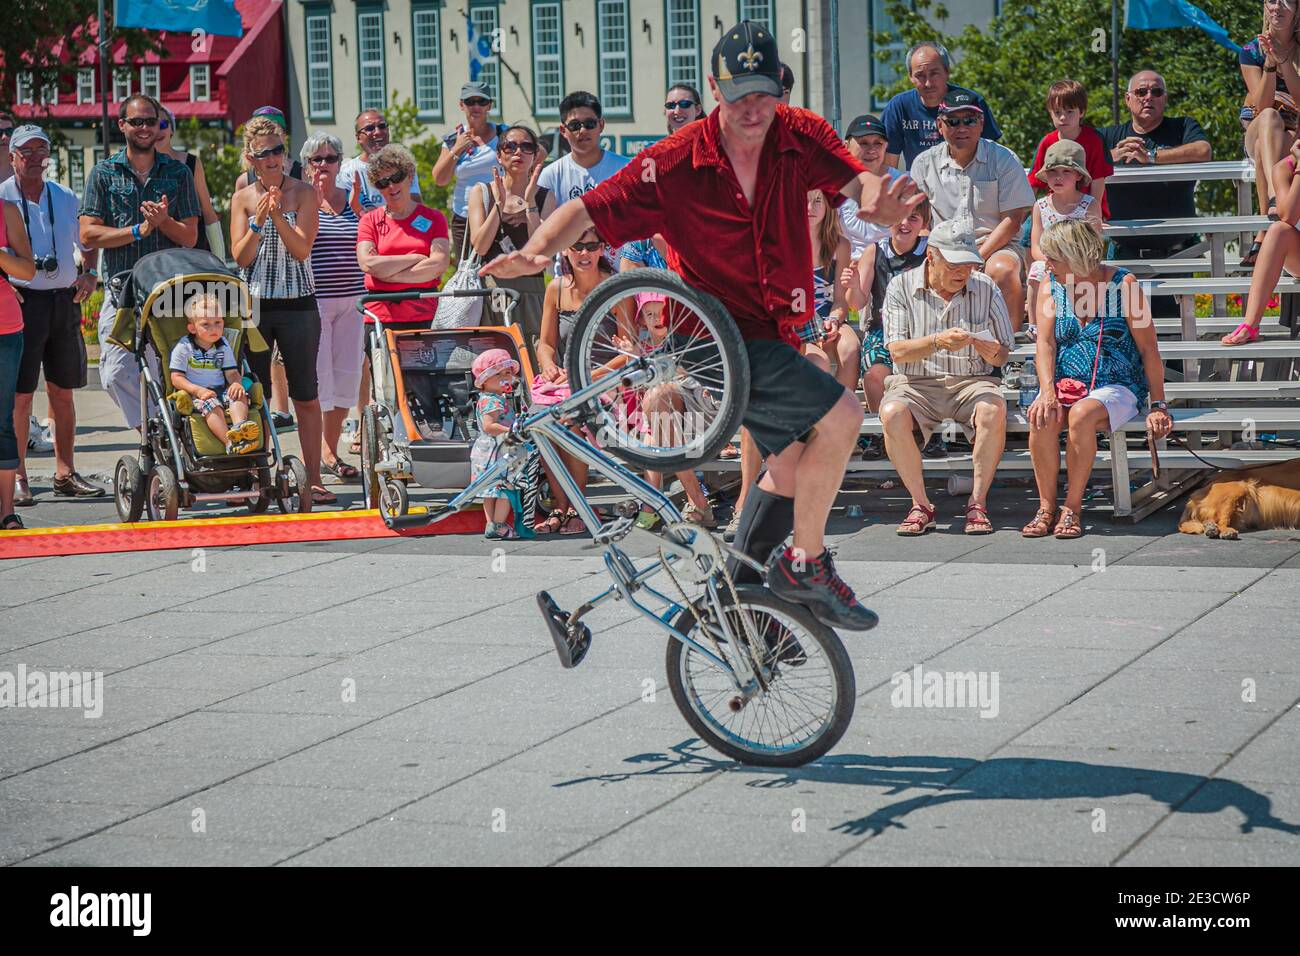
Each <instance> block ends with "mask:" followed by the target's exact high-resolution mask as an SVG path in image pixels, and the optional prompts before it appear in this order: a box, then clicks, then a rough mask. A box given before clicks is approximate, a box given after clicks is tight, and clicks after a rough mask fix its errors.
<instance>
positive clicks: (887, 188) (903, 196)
mask: <svg viewBox="0 0 1300 956" xmlns="http://www.w3.org/2000/svg"><path fill="white" fill-rule="evenodd" d="M924 201H925V193H923V192H921V191H920V190H919V189H917V188H916V183H914V182H912V177H911V176H899V177H897V178H894V179H889V178H888V177H887V176H886V177H880V176H870V177H868V178H867V181H866V182H865V183H863V184H862V196H861V198H860V199H859V200H858V218H859V219H865V220H867V222H874V223H876V224H877V225H880V226H892V225H893V224H894V223H896V222H901V221H902V220H903V219H904V218H906V217H907V214H908V213H909V212H911V211H912V210H913V209H915V208H916V207H917V206H919V205H921V203H923V202H924Z"/></svg>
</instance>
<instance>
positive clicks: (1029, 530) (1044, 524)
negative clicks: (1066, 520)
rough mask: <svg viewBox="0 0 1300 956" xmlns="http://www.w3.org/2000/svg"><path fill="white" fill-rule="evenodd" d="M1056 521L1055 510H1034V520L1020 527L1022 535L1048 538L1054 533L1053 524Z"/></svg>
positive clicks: (1023, 536) (1024, 536)
mask: <svg viewBox="0 0 1300 956" xmlns="http://www.w3.org/2000/svg"><path fill="white" fill-rule="evenodd" d="M1055 521H1056V512H1055V511H1046V510H1044V509H1042V508H1039V509H1038V510H1037V511H1035V512H1034V520H1033V521H1031V522H1029V524H1027V525H1025V526H1024V527H1023V528H1021V529H1020V536H1021V537H1022V538H1046V537H1047V536H1048V535H1049V534H1051V533H1052V525H1053V524H1054V523H1055Z"/></svg>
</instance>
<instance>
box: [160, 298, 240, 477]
mask: <svg viewBox="0 0 1300 956" xmlns="http://www.w3.org/2000/svg"><path fill="white" fill-rule="evenodd" d="M185 318H186V320H187V329H188V331H189V335H187V336H186V337H185V338H183V339H181V340H180V341H179V342H177V343H176V347H175V348H174V349H172V354H171V360H170V361H169V362H168V369H169V370H170V372H171V383H172V387H173V388H175V389H178V390H179V391H182V392H185V393H186V394H188V395H189V396H190V397H191V398H193V399H194V410H195V411H196V412H198V413H199V414H200V415H202V416H203V420H204V421H205V422H206V423H207V426H208V429H209V430H210V431H211V432H212V435H213V437H214V438H216V439H217V441H219V442H222V443H223V444H224V445H225V446H226V454H228V455H242V454H244V453H245V452H248V451H252V450H254V449H256V448H257V447H258V446H259V445H260V444H261V438H262V430H261V426H259V425H258V423H257V421H256V420H255V419H250V418H249V417H248V391H247V389H246V388H245V387H244V384H243V376H242V375H240V372H239V363H238V362H237V361H236V359H235V353H234V351H233V350H232V349H231V347H230V343H229V342H227V341H226V338H225V336H224V335H223V332H224V331H225V318H224V317H223V315H222V311H221V302H220V301H219V300H218V299H217V297H216V296H214V295H202V296H195V297H194V298H192V299H190V300H189V301H188V302H187V303H186V304H185ZM226 411H229V412H230V420H231V422H232V423H233V424H232V425H231V426H230V427H229V428H227V426H226Z"/></svg>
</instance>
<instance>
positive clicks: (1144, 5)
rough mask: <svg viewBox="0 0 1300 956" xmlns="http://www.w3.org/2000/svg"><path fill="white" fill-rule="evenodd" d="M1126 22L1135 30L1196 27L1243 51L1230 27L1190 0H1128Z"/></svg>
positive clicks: (1236, 50) (1234, 49)
mask: <svg viewBox="0 0 1300 956" xmlns="http://www.w3.org/2000/svg"><path fill="white" fill-rule="evenodd" d="M1124 11H1125V12H1124V26H1125V27H1127V28H1128V29H1131V30H1168V29H1170V28H1173V27H1195V28H1196V29H1198V30H1201V31H1202V32H1204V33H1206V34H1207V35H1208V36H1209V37H1210V39H1211V40H1213V41H1214V42H1215V43H1217V44H1219V46H1222V47H1227V48H1228V49H1229V50H1232V51H1233V52H1234V53H1240V52H1241V47H1239V46H1237V44H1235V43H1233V42H1232V41H1231V40H1230V39H1228V31H1227V30H1225V29H1223V27H1221V26H1219V24H1218V23H1216V22H1215V21H1214V20H1212V19H1211V18H1210V15H1209V14H1208V13H1206V12H1205V11H1204V10H1202V9H1201V8H1200V7H1198V6H1196V5H1195V4H1194V3H1188V2H1187V0H1125V3H1124Z"/></svg>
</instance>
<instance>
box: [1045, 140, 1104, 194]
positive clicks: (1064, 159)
mask: <svg viewBox="0 0 1300 956" xmlns="http://www.w3.org/2000/svg"><path fill="white" fill-rule="evenodd" d="M1085 162H1086V156H1085V154H1084V152H1083V147H1082V146H1080V145H1079V144H1078V143H1076V142H1074V141H1073V140H1069V139H1058V140H1057V141H1056V142H1055V143H1053V144H1052V145H1051V146H1049V147H1047V152H1045V153H1044V154H1043V170H1042V171H1043V172H1047V170H1049V169H1073V170H1074V171H1075V172H1077V173H1082V174H1083V188H1085V189H1087V188H1088V186H1089V185H1090V184H1091V183H1092V177H1091V176H1089V175H1088V169H1087V167H1085V166H1084V165H1083V164H1084V163H1085Z"/></svg>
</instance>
